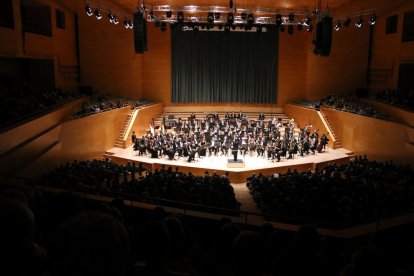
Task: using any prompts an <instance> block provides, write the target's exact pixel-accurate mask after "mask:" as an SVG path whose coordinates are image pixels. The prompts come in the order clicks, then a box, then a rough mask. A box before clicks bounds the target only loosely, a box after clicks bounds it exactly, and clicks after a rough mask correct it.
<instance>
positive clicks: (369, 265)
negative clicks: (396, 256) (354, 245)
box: [348, 247, 396, 276]
mask: <svg viewBox="0 0 414 276" xmlns="http://www.w3.org/2000/svg"><path fill="white" fill-rule="evenodd" d="M395 273H396V272H395V269H394V267H393V264H392V261H391V258H390V256H388V255H387V254H386V253H385V252H384V251H382V250H380V249H378V248H375V247H363V248H361V249H359V250H358V251H356V252H355V253H354V254H353V255H352V260H351V263H350V266H349V271H348V275H350V276H366V275H372V276H390V275H391V276H392V275H396V274H395Z"/></svg>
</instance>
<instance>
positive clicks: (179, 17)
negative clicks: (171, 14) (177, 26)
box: [177, 11, 184, 23]
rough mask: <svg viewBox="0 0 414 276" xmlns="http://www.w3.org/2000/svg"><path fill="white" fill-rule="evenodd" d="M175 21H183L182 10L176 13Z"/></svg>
mask: <svg viewBox="0 0 414 276" xmlns="http://www.w3.org/2000/svg"><path fill="white" fill-rule="evenodd" d="M177 21H178V22H179V23H183V22H184V13H183V12H182V11H180V12H178V13H177Z"/></svg>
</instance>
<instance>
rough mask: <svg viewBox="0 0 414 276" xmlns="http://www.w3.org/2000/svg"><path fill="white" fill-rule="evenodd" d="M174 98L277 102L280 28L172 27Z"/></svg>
mask: <svg viewBox="0 0 414 276" xmlns="http://www.w3.org/2000/svg"><path fill="white" fill-rule="evenodd" d="M171 53H172V54H171V56H172V70H171V71H172V102H174V103H189V102H197V103H206V102H207V103H208V102H242V103H271V104H275V103H276V99H277V76H278V32H277V31H276V30H275V29H274V28H268V29H267V31H266V32H263V33H256V32H245V31H231V32H230V33H226V32H225V31H202V30H200V31H198V32H197V33H196V32H194V31H192V30H191V31H182V30H181V28H178V27H173V28H172V30H171Z"/></svg>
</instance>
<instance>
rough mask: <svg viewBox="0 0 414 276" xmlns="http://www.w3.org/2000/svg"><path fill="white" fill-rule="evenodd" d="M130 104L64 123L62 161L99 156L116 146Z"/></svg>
mask: <svg viewBox="0 0 414 276" xmlns="http://www.w3.org/2000/svg"><path fill="white" fill-rule="evenodd" d="M130 112H131V108H130V107H129V106H127V107H123V108H119V109H114V110H111V111H107V112H103V113H99V114H96V115H92V116H87V117H83V118H79V119H75V120H71V121H68V122H65V123H64V124H62V131H61V134H60V139H59V140H60V142H61V144H62V152H61V159H60V162H62V163H64V162H68V161H73V160H86V159H93V158H99V157H100V156H101V155H102V154H103V153H104V152H105V151H106V150H107V149H110V148H112V147H114V144H115V140H116V138H117V137H118V135H119V133H120V132H121V128H122V125H123V123H124V121H125V119H126V116H127V115H128V114H129V113H130Z"/></svg>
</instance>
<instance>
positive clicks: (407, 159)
mask: <svg viewBox="0 0 414 276" xmlns="http://www.w3.org/2000/svg"><path fill="white" fill-rule="evenodd" d="M322 111H323V113H324V114H325V115H326V117H327V119H328V121H329V123H330V124H331V126H332V127H333V129H334V131H335V133H336V134H337V137H338V138H339V139H340V141H341V143H342V146H343V147H344V148H346V149H349V150H352V151H353V152H354V153H355V154H357V155H363V154H366V155H367V156H368V158H369V159H372V160H379V161H386V160H394V161H395V162H397V163H404V164H405V163H409V164H414V154H413V153H414V147H412V145H411V146H410V144H409V137H408V136H407V131H406V126H404V125H402V124H398V123H394V122H390V121H385V120H379V119H375V118H371V117H367V116H361V115H357V114H354V113H349V112H343V111H338V110H334V109H330V108H323V107H322Z"/></svg>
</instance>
